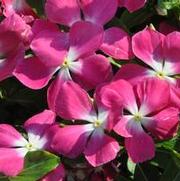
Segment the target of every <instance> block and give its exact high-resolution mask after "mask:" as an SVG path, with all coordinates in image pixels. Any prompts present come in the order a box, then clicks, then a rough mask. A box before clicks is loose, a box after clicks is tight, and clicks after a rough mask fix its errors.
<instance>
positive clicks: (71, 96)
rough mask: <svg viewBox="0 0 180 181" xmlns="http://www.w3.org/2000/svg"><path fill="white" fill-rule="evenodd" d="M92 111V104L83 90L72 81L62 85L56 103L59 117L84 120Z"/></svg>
mask: <svg viewBox="0 0 180 181" xmlns="http://www.w3.org/2000/svg"><path fill="white" fill-rule="evenodd" d="M92 110H93V105H92V102H91V100H90V98H89V96H88V94H87V93H86V91H85V90H83V89H82V88H81V87H80V86H79V85H78V84H76V83H74V82H73V81H67V82H65V83H63V85H62V86H61V89H60V93H59V95H58V102H57V114H58V115H59V116H61V117H62V118H64V119H69V120H72V119H80V120H86V118H87V117H88V116H89V114H90V113H91V111H92Z"/></svg>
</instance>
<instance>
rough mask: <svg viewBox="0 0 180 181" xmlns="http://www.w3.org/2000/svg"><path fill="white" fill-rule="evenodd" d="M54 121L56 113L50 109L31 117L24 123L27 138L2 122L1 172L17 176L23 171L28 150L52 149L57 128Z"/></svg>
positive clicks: (0, 127) (0, 128)
mask: <svg viewBox="0 0 180 181" xmlns="http://www.w3.org/2000/svg"><path fill="white" fill-rule="evenodd" d="M54 123H55V114H54V113H53V112H52V111H50V110H45V111H43V112H42V113H39V114H37V115H35V116H33V117H31V118H30V119H28V120H27V121H26V122H25V124H24V128H25V130H26V132H27V139H25V138H24V137H23V136H22V135H21V134H20V133H19V132H18V131H17V130H16V129H15V128H13V127H12V126H10V125H8V124H0V153H1V154H0V172H1V173H3V174H5V175H7V176H16V175H17V174H19V173H20V172H21V171H22V169H23V166H24V157H25V155H26V154H27V153H28V152H30V151H36V150H51V148H50V142H51V139H52V135H54V133H55V131H56V128H57V127H56V125H55V124H54ZM9 163H11V164H9Z"/></svg>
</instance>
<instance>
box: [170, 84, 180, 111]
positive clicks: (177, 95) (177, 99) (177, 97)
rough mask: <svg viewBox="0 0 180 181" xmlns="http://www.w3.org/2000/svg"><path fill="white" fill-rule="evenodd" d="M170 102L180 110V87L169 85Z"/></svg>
mask: <svg viewBox="0 0 180 181" xmlns="http://www.w3.org/2000/svg"><path fill="white" fill-rule="evenodd" d="M170 92H171V102H172V106H173V107H177V108H179V110H180V87H179V88H178V87H173V86H171V89H170Z"/></svg>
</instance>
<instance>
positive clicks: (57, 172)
mask: <svg viewBox="0 0 180 181" xmlns="http://www.w3.org/2000/svg"><path fill="white" fill-rule="evenodd" d="M64 177H65V169H64V167H63V165H62V164H60V165H59V166H58V167H56V168H55V169H54V170H53V171H51V172H50V173H48V174H47V175H46V176H45V177H44V178H43V179H42V180H41V181H56V180H57V181H63V179H64Z"/></svg>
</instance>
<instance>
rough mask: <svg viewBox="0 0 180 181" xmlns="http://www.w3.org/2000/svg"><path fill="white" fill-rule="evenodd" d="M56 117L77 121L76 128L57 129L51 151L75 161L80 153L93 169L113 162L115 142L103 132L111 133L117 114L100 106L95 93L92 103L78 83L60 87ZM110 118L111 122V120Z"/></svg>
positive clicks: (70, 82)
mask: <svg viewBox="0 0 180 181" xmlns="http://www.w3.org/2000/svg"><path fill="white" fill-rule="evenodd" d="M60 91H61V95H60V100H61V101H59V102H58V105H57V108H58V109H57V110H58V115H59V116H61V117H62V118H64V119H67V120H81V121H79V123H81V124H76V125H66V126H65V127H63V128H59V130H58V131H57V133H56V134H55V136H54V138H53V142H52V148H53V149H54V150H55V151H57V152H58V153H59V154H62V155H65V156H68V157H70V158H75V157H77V156H78V155H80V154H81V153H84V155H85V157H86V159H87V160H88V162H89V163H90V164H91V165H92V166H94V167H96V166H99V165H102V164H104V163H107V162H109V161H111V160H113V159H114V158H115V157H116V155H117V153H118V152H119V145H118V142H117V141H116V140H115V139H114V138H112V137H110V136H108V135H107V134H106V133H105V130H107V131H110V130H112V128H113V126H114V125H115V120H116V117H118V114H119V110H118V114H117V112H116V111H115V112H112V111H110V109H109V108H108V106H107V105H108V104H107V103H106V106H104V105H103V104H102V101H101V95H99V93H98V92H96V95H95V99H94V102H93V100H91V99H90V97H89V95H88V94H87V93H86V92H85V91H84V90H83V89H82V88H81V87H79V85H78V84H76V83H74V82H72V81H67V82H65V83H64V84H63V85H62V86H61V89H60ZM113 118H114V119H113Z"/></svg>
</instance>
